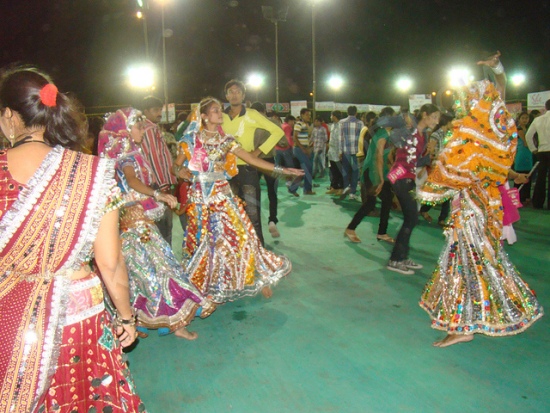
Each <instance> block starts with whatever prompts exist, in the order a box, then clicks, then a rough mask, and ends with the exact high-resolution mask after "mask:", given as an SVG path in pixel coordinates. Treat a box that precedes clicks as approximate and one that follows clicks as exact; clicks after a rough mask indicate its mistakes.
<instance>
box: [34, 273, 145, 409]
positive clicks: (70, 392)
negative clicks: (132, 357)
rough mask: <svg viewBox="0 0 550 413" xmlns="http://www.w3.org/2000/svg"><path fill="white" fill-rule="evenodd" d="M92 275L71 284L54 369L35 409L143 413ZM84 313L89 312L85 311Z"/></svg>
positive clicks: (99, 285) (99, 286)
mask: <svg viewBox="0 0 550 413" xmlns="http://www.w3.org/2000/svg"><path fill="white" fill-rule="evenodd" d="M98 300H99V302H100V303H101V307H102V305H103V304H102V303H103V295H102V290H101V283H100V281H99V278H98V277H97V276H96V275H95V274H91V275H90V276H88V277H86V278H84V279H81V280H75V281H73V282H72V283H71V286H70V293H69V310H68V322H67V323H66V326H65V327H64V328H63V338H62V344H61V347H60V350H59V358H58V362H57V369H56V372H55V374H54V376H53V377H52V380H51V384H50V387H49V389H48V390H47V391H46V393H45V395H44V396H43V398H42V400H41V401H40V403H39V407H38V411H39V412H56V413H65V412H73V411H78V412H107V411H109V412H113V413H117V412H145V407H144V405H143V403H142V402H141V400H140V398H139V396H138V395H137V394H136V392H135V386H134V382H133V380H132V376H131V374H130V371H129V369H128V365H127V364H126V356H125V355H124V354H123V353H122V348H121V347H120V346H119V344H118V342H117V339H116V335H115V331H114V329H113V327H112V326H111V320H110V318H109V315H108V314H107V313H106V311H105V310H104V309H103V308H102V309H100V310H99V311H98V308H99V302H98ZM87 314H92V315H89V316H86V315H87Z"/></svg>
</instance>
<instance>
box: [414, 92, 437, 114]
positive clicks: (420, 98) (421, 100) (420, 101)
mask: <svg viewBox="0 0 550 413" xmlns="http://www.w3.org/2000/svg"><path fill="white" fill-rule="evenodd" d="M426 103H432V95H409V111H410V112H411V113H413V112H414V111H415V110H416V109H420V108H421V107H422V105H425V104H426Z"/></svg>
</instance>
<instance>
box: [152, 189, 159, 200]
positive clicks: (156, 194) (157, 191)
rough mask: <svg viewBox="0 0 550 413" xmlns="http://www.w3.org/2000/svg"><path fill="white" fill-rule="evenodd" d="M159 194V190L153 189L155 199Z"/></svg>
mask: <svg viewBox="0 0 550 413" xmlns="http://www.w3.org/2000/svg"><path fill="white" fill-rule="evenodd" d="M159 196H160V191H159V190H158V189H155V190H154V191H153V198H155V201H158V200H159Z"/></svg>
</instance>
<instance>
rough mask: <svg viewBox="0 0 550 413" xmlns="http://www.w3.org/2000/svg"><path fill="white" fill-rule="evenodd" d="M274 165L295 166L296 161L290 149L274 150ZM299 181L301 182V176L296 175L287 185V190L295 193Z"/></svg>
mask: <svg viewBox="0 0 550 413" xmlns="http://www.w3.org/2000/svg"><path fill="white" fill-rule="evenodd" d="M275 165H277V166H284V167H287V168H295V167H296V166H297V165H296V162H295V159H294V155H293V154H292V149H287V150H283V151H279V150H275ZM300 182H302V177H301V176H297V177H296V178H294V179H293V180H292V183H291V184H290V186H289V187H288V191H289V192H291V193H293V194H294V193H296V191H298V188H300Z"/></svg>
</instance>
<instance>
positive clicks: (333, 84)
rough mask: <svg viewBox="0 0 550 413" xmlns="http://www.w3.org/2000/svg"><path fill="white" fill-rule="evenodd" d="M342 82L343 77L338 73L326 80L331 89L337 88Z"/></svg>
mask: <svg viewBox="0 0 550 413" xmlns="http://www.w3.org/2000/svg"><path fill="white" fill-rule="evenodd" d="M343 84H344V79H342V77H341V76H338V75H332V76H331V77H330V78H329V80H328V85H329V86H330V88H331V89H334V90H339V89H340V88H341V87H342V86H343Z"/></svg>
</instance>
